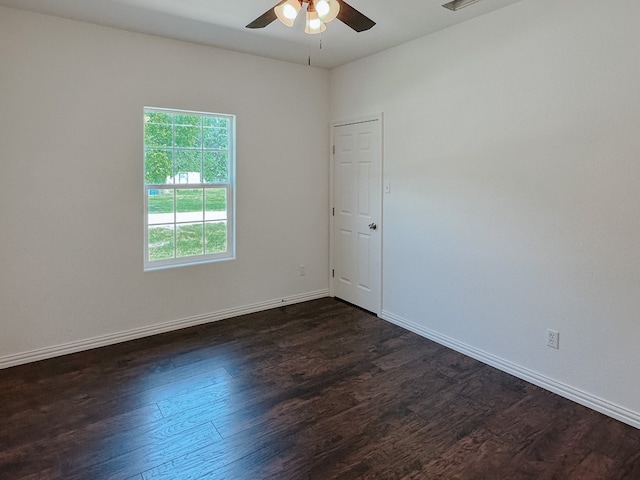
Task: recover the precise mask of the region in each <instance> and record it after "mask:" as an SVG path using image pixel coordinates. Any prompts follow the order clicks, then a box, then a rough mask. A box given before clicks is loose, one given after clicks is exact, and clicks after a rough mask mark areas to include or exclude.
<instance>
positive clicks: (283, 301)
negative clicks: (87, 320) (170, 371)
mask: <svg viewBox="0 0 640 480" xmlns="http://www.w3.org/2000/svg"><path fill="white" fill-rule="evenodd" d="M328 296H329V290H318V291H316V292H308V293H303V294H299V295H293V296H291V297H285V298H279V299H276V300H268V301H266V302H259V303H254V304H251V305H245V306H242V307H236V308H229V309H227V310H221V311H219V312H214V313H207V314H204V315H197V316H194V317H189V318H182V319H179V320H172V321H170V322H164V323H159V324H157V325H149V326H147V327H141V328H135V329H133V330H127V331H125V332H118V333H114V334H110V335H101V336H99V337H95V338H90V339H86V340H79V341H77V342H71V343H66V344H64V345H56V346H54V347H47V348H41V349H38V350H32V351H29V352H24V353H18V354H15V355H7V356H4V357H0V369H3V368H9V367H14V366H16V365H22V364H25V363H30V362H37V361H39V360H46V359H47V358H53V357H59V356H61V355H68V354H70V353H76V352H80V351H83V350H90V349H92V348H98V347H105V346H107V345H113V344H115V343H121V342H126V341H129V340H136V339H138V338H143V337H149V336H151V335H157V334H160V333H166V332H171V331H174V330H180V329H181V328H187V327H193V326H196V325H202V324H205V323H210V322H216V321H218V320H225V319H227V318H233V317H238V316H240V315H246V314H248V313H255V312H261V311H263V310H269V309H271V308H277V307H281V306H283V305H291V304H294V303H301V302H307V301H309V300H316V299H318V298H325V297H328Z"/></svg>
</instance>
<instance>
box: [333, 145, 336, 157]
mask: <svg viewBox="0 0 640 480" xmlns="http://www.w3.org/2000/svg"><path fill="white" fill-rule="evenodd" d="M333 154H334V155H335V154H336V146H335V145H334V146H333Z"/></svg>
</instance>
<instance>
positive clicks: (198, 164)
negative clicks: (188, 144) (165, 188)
mask: <svg viewBox="0 0 640 480" xmlns="http://www.w3.org/2000/svg"><path fill="white" fill-rule="evenodd" d="M174 158H175V170H174V177H173V183H201V178H202V152H201V151H200V150H183V149H179V150H176V151H175V156H174Z"/></svg>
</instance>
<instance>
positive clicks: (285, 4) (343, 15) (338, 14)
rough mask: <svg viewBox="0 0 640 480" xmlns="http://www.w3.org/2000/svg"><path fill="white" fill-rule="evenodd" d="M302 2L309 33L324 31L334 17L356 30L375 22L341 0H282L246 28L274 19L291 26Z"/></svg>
mask: <svg viewBox="0 0 640 480" xmlns="http://www.w3.org/2000/svg"><path fill="white" fill-rule="evenodd" d="M303 4H306V5H307V12H306V25H305V29H304V31H305V32H306V33H309V34H315V33H321V32H324V31H325V30H326V29H327V27H326V25H325V24H326V23H329V22H330V21H331V20H333V19H335V18H337V19H338V20H340V21H341V22H342V23H344V24H345V25H348V26H349V27H351V28H352V29H354V30H355V31H356V32H363V31H365V30H369V29H370V28H371V27H373V26H374V25H375V24H376V22H374V21H373V20H371V19H370V18H368V17H367V16H366V15H364V14H362V13H360V12H359V11H358V10H356V9H355V8H353V7H352V6H351V5H349V4H348V3H345V2H343V1H342V0H282V1H281V2H280V3H278V4H277V5H276V6H274V7H273V8H271V9H269V10H267V11H266V12H265V13H264V14H262V15H260V16H259V17H258V18H256V19H255V20H254V21H253V22H251V23H250V24H249V25H247V28H264V27H266V26H267V25H269V24H270V23H271V22H273V21H274V20H276V19H278V20H280V21H281V22H282V23H284V24H285V25H286V26H288V27H292V26H293V24H294V22H295V20H296V17H297V16H298V13H300V10H302V8H303Z"/></svg>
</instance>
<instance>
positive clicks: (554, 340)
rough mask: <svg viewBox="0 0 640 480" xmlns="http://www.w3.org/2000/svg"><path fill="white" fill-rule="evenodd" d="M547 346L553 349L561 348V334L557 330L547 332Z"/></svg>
mask: <svg viewBox="0 0 640 480" xmlns="http://www.w3.org/2000/svg"><path fill="white" fill-rule="evenodd" d="M547 346H548V347H551V348H556V349H557V348H560V332H558V331H557V330H551V329H548V330H547Z"/></svg>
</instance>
